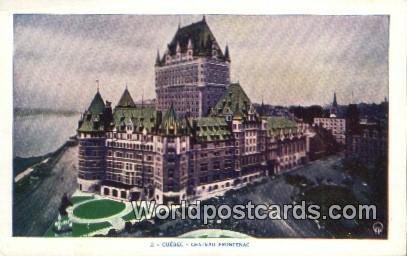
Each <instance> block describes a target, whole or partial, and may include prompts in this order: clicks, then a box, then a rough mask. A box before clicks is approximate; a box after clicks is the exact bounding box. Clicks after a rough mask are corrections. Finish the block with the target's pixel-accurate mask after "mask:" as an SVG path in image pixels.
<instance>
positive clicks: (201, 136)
mask: <svg viewBox="0 0 407 256" xmlns="http://www.w3.org/2000/svg"><path fill="white" fill-rule="evenodd" d="M196 124H197V125H196V139H197V141H222V140H227V139H229V138H230V137H231V135H232V134H231V132H230V130H229V127H228V124H227V123H226V121H225V119H224V118H223V117H201V118H198V119H196Z"/></svg>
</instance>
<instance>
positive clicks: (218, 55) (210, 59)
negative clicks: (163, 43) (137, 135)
mask: <svg viewBox="0 0 407 256" xmlns="http://www.w3.org/2000/svg"><path fill="white" fill-rule="evenodd" d="M229 83H230V57H229V49H228V47H227V46H226V48H225V51H224V52H222V50H221V49H220V46H219V44H218V43H217V41H216V39H215V37H214V35H213V34H212V32H211V30H210V28H209V26H208V24H207V23H206V20H205V16H204V17H203V19H202V20H201V21H199V22H196V23H192V24H191V25H188V26H185V27H178V30H177V32H176V33H175V36H174V38H173V39H172V41H171V42H170V43H169V44H168V45H167V49H166V51H165V53H164V55H163V56H162V57H160V54H159V53H157V59H156V63H155V87H156V94H157V101H156V108H157V110H160V111H166V110H167V109H169V108H170V106H171V104H173V106H174V108H175V110H176V112H177V115H178V116H180V117H182V116H185V115H186V114H187V113H188V114H189V115H190V116H192V117H199V116H205V115H207V114H208V111H209V110H210V108H211V107H213V106H214V105H215V104H216V102H217V101H218V100H219V98H220V97H221V96H222V95H223V93H224V92H225V91H226V88H227V86H228V85H229Z"/></svg>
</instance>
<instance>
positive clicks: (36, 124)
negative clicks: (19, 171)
mask: <svg viewBox="0 0 407 256" xmlns="http://www.w3.org/2000/svg"><path fill="white" fill-rule="evenodd" d="M79 118H80V114H76V115H69V116H67V115H58V114H38V115H28V116H14V129H13V156H14V157H16V156H19V157H30V156H41V155H45V154H47V153H50V152H53V151H55V150H56V149H58V148H59V147H60V146H61V145H62V144H64V143H65V142H66V141H67V140H68V138H69V137H70V136H72V135H74V134H75V133H76V128H77V125H78V120H79Z"/></svg>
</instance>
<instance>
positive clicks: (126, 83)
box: [126, 82, 127, 90]
mask: <svg viewBox="0 0 407 256" xmlns="http://www.w3.org/2000/svg"><path fill="white" fill-rule="evenodd" d="M126 90H127V82H126Z"/></svg>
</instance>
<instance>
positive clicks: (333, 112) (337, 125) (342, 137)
mask: <svg viewBox="0 0 407 256" xmlns="http://www.w3.org/2000/svg"><path fill="white" fill-rule="evenodd" d="M314 125H316V126H319V127H322V128H324V129H326V130H328V131H330V132H331V134H332V135H333V136H334V138H335V140H336V142H338V143H340V144H341V145H345V143H346V119H345V118H341V117H339V116H338V103H337V100H336V93H334V99H333V102H332V105H331V109H330V116H329V117H315V118H314Z"/></svg>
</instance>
